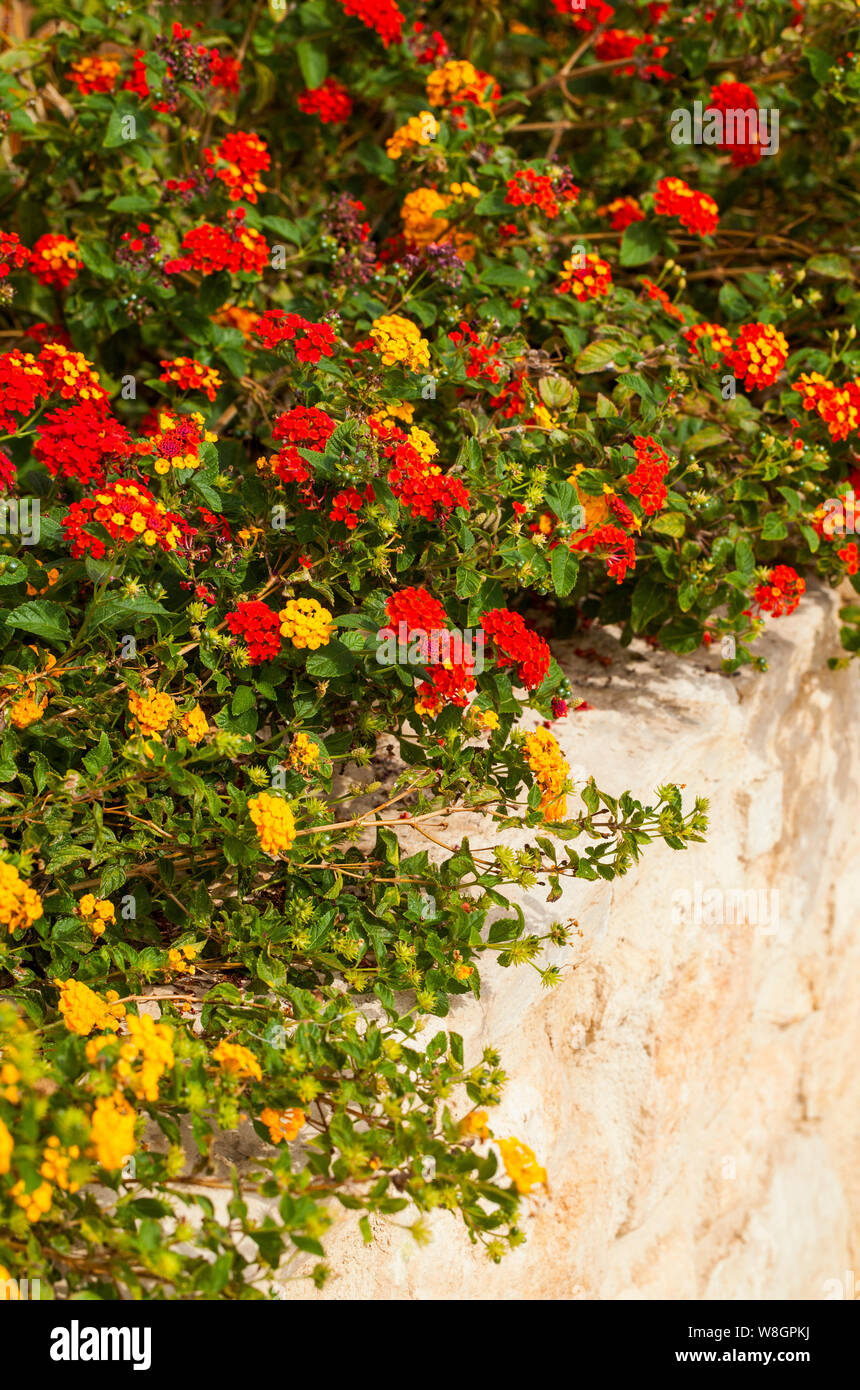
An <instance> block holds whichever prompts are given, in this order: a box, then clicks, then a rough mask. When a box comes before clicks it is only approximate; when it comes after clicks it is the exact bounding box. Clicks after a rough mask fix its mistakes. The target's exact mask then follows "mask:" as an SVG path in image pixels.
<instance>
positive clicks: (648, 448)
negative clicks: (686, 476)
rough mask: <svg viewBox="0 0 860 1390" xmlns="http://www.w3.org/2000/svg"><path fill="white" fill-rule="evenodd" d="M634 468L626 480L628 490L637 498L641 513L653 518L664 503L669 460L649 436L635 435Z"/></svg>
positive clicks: (664, 451)
mask: <svg viewBox="0 0 860 1390" xmlns="http://www.w3.org/2000/svg"><path fill="white" fill-rule="evenodd" d="M633 447H634V449H635V450H636V467H635V469H634V470H633V472H632V473H631V474H630V476H629V478H628V479H627V487H628V490H629V491H630V492H631V493H632V494H633V496H634V497H638V498H639V503H640V506H641V507H642V510H643V512H645V513H646V514H647V515H648V516H653V515H654V513H655V512H659V510H660V508H661V507H663V506H664V505H665V502H666V496H667V493H666V486H665V481H664V480H665V477H666V474H667V473H668V472H669V466H670V464H671V459H670V458H669V455H668V454H667V453H666V450H665V449H664V448H662V447H661V445H659V444H658V443H657V441H656V439H654V438H652V436H651V435H650V434H649V435H648V436H647V437H646V436H643V435H641V434H637V436H636V438H635V439H634V440H633Z"/></svg>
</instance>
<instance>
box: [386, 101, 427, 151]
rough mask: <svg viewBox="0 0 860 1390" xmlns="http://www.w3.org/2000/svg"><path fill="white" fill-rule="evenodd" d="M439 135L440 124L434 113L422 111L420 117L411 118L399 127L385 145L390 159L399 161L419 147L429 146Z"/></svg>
mask: <svg viewBox="0 0 860 1390" xmlns="http://www.w3.org/2000/svg"><path fill="white" fill-rule="evenodd" d="M438 134H439V122H438V121H437V120H436V117H435V116H434V115H433V112H432V111H422V112H421V113H420V114H419V115H418V116H410V117H409V120H408V121H407V122H406V124H405V125H402V126H398V128H397V130H395V132H394V134H393V135H392V136H391V138H390V139H389V140H387V141H386V144H385V153H386V154H387V155H388V158H389V159H399V158H400V156H401V155H402V154H406V153H408V152H411V151H412V150H414V149H417V148H418V147H419V145H429V144H430V142H431V140H435V139H436V136H437V135H438Z"/></svg>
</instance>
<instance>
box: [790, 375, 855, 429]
mask: <svg viewBox="0 0 860 1390" xmlns="http://www.w3.org/2000/svg"><path fill="white" fill-rule="evenodd" d="M791 389H792V391H799V392H800V393H801V395H802V396H803V408H804V410H815V411H816V412H817V413H818V415H819V416H820V417H821V419H822V420H823V421H824V423H825V424H826V425H827V429H828V432H829V434H830V437H831V439H837V440H838V439H847V438H848V436H849V434H850V433H851V432H852V430H856V429H858V428H860V377H856V378H855V379H854V381H848V382H846V383H845V385H844V386H841V387H840V386H836V385H834V383H833V382H832V381H829V380H828V379H827V377H824V376H822V375H821V373H820V372H804V373H803V375H802V376H801V377H798V379H797V381H795V382H794V383H793V384H792V387H791Z"/></svg>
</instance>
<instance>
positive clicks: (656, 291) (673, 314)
mask: <svg viewBox="0 0 860 1390" xmlns="http://www.w3.org/2000/svg"><path fill="white" fill-rule="evenodd" d="M642 287H643V289H644V290H645V292H646V294H647V295H648V298H649V299H655V300H656V301H657V303H658V304H659V305H660V307H661V309H662V310H663V313H664V314H668V315H669V318H670V319H677V321H678V323H683V322H684V315H683V314H682V313H681V310H680V309H677V308H676V307H675V305H674V304H673V303H672V301H671V299H670V298H669V296H668V294H667V293H666V291H665V290H661V288H660V286H659V285H655V284H654V281H653V280H649V279H648V278H647V277H646V276H644V275H643V276H642Z"/></svg>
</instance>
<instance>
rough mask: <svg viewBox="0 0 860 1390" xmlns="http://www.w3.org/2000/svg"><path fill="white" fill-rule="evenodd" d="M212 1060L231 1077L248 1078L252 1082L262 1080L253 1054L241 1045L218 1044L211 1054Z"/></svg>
mask: <svg viewBox="0 0 860 1390" xmlns="http://www.w3.org/2000/svg"><path fill="white" fill-rule="evenodd" d="M212 1060H213V1062H217V1063H218V1065H219V1066H220V1067H221V1069H222V1070H223V1071H226V1072H229V1073H230V1074H231V1075H232V1076H239V1077H250V1078H251V1080H253V1081H262V1079H263V1073H262V1072H261V1071H260V1063H259V1062H258V1061H257V1059H256V1057H255V1056H254V1054H253V1052H251V1050H250V1049H249V1048H247V1047H243V1046H242V1044H241V1043H230V1042H219V1044H218V1046H217V1047H216V1048H215V1051H214V1052H213V1053H212Z"/></svg>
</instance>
